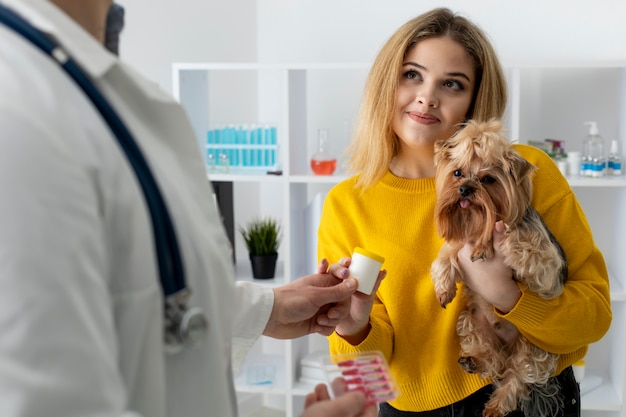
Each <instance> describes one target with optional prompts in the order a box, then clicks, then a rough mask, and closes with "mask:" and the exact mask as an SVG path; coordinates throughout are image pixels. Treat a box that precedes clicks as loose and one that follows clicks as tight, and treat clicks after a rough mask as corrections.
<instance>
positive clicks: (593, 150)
mask: <svg viewBox="0 0 626 417" xmlns="http://www.w3.org/2000/svg"><path fill="white" fill-rule="evenodd" d="M585 124H586V125H589V134H588V135H587V136H586V137H585V139H584V140H583V159H582V167H581V170H582V174H583V176H585V177H594V178H599V177H603V176H604V175H605V174H606V158H605V156H604V140H603V139H602V136H600V132H599V130H598V124H597V123H596V122H585Z"/></svg>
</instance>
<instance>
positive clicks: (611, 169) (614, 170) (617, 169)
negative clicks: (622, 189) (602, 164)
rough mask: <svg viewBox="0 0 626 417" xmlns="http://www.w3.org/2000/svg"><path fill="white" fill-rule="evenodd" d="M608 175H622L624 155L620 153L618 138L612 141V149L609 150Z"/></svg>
mask: <svg viewBox="0 0 626 417" xmlns="http://www.w3.org/2000/svg"><path fill="white" fill-rule="evenodd" d="M606 173H607V175H622V157H621V156H620V153H619V145H618V142H617V140H615V139H613V140H612V141H611V151H610V152H609V159H608V167H607V171H606Z"/></svg>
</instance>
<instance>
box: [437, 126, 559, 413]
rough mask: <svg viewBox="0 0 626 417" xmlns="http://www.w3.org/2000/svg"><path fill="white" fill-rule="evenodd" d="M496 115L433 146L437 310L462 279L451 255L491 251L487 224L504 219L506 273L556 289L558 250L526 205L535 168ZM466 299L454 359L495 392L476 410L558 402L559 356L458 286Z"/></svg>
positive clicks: (549, 408) (529, 408)
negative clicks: (438, 244)
mask: <svg viewBox="0 0 626 417" xmlns="http://www.w3.org/2000/svg"><path fill="white" fill-rule="evenodd" d="M501 129H502V125H501V123H500V122H499V121H497V120H491V121H489V122H482V123H478V122H474V121H469V122H468V123H466V125H465V126H464V127H463V128H462V129H461V130H459V131H458V132H457V134H455V135H454V136H453V137H452V138H450V139H449V140H446V141H440V142H437V143H436V145H435V163H436V177H435V179H436V189H437V203H436V207H435V215H436V222H437V227H438V230H439V233H440V235H441V236H442V237H443V238H444V240H445V242H444V244H443V246H442V248H441V250H440V252H439V256H438V258H437V259H436V260H435V261H434V262H433V264H432V266H431V274H432V279H433V283H434V284H435V292H436V295H437V298H438V300H439V303H440V304H441V306H442V307H444V308H445V306H446V305H447V304H448V303H450V302H451V301H452V299H453V298H454V297H455V296H456V292H457V283H458V282H461V281H463V273H462V272H461V270H460V269H459V263H458V258H457V256H458V252H459V250H460V249H461V248H462V247H463V246H464V245H465V243H466V242H467V243H471V244H473V248H474V249H473V252H472V254H471V260H472V261H473V262H475V261H480V260H487V259H490V258H491V257H492V256H493V254H494V248H493V241H492V240H493V231H494V228H495V224H496V222H498V221H502V222H503V223H504V225H505V232H504V240H503V243H502V246H501V251H502V253H503V256H504V262H505V264H506V265H508V266H509V267H511V268H512V269H513V271H514V272H513V278H514V279H515V280H516V281H518V282H520V283H521V284H523V285H524V286H526V287H527V288H528V289H530V290H531V291H534V292H536V293H537V294H538V295H539V296H541V297H542V298H545V299H551V298H554V297H557V296H558V295H560V294H561V292H562V291H563V283H564V282H565V278H566V275H567V263H566V260H565V253H564V251H563V249H562V248H561V246H560V245H559V243H558V242H557V241H556V239H555V238H554V236H553V235H552V234H551V233H550V231H549V230H548V228H547V227H546V225H545V223H544V222H543V220H542V219H541V217H540V215H539V214H538V213H537V211H536V210H535V209H534V208H533V207H532V206H531V205H530V201H531V197H532V181H531V176H532V174H533V173H534V172H535V170H536V167H535V166H533V165H532V164H530V163H529V162H527V161H526V160H525V159H523V158H522V157H521V156H520V155H519V154H518V153H517V152H516V151H515V149H514V148H513V147H512V145H511V143H510V142H509V140H508V139H507V138H506V137H504V136H502V133H501ZM464 295H466V296H467V304H466V307H465V309H464V310H463V312H462V313H461V315H460V316H459V319H458V322H457V333H458V335H459V337H460V340H461V357H460V359H459V363H460V364H461V366H462V367H463V368H464V369H465V370H466V371H467V372H470V373H478V374H479V375H480V376H481V378H490V379H492V381H493V384H494V392H493V394H492V395H491V397H490V399H489V401H488V402H487V404H486V405H485V409H484V411H483V415H484V416H487V417H502V416H504V415H505V414H507V413H509V412H511V411H513V410H516V409H518V408H520V409H521V410H522V411H524V413H525V415H527V416H552V415H556V411H555V410H556V409H557V408H559V407H560V406H561V404H562V399H561V398H560V395H559V387H558V383H557V382H556V380H555V379H554V378H551V377H552V376H554V372H555V370H556V366H557V360H558V355H557V354H554V353H549V352H546V351H544V350H542V349H540V348H538V347H537V346H535V345H533V344H532V343H530V342H529V341H528V339H526V337H524V336H523V335H522V334H521V333H520V332H519V331H518V330H517V328H516V327H515V326H514V325H513V324H511V323H510V322H508V321H506V320H503V319H501V318H499V317H498V316H497V315H496V314H495V313H494V307H493V306H492V305H491V304H489V303H488V302H486V301H485V300H484V299H483V298H482V297H481V296H480V295H478V294H477V293H475V292H473V291H471V290H470V289H469V288H468V287H467V286H465V290H464Z"/></svg>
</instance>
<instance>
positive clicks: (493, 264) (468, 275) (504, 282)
mask: <svg viewBox="0 0 626 417" xmlns="http://www.w3.org/2000/svg"><path fill="white" fill-rule="evenodd" d="M503 238H504V223H502V222H501V221H500V222H497V223H496V227H495V229H494V232H493V249H494V252H495V253H494V256H493V258H491V259H489V260H487V261H484V260H478V261H475V262H472V261H471V259H470V258H471V253H472V245H471V244H466V245H465V246H464V247H463V249H461V251H460V252H459V265H460V267H461V269H462V270H463V275H464V280H465V285H467V286H468V287H469V288H471V289H472V290H473V291H475V292H476V293H478V294H480V296H481V297H483V298H484V299H485V300H487V301H488V302H489V303H491V304H493V305H494V306H495V307H496V308H497V309H498V310H499V311H500V312H501V313H503V314H506V313H508V312H509V311H511V310H512V309H513V307H515V304H517V301H518V300H519V299H520V297H521V296H522V292H521V291H520V289H519V287H518V286H517V283H516V282H515V281H514V280H513V270H512V269H511V268H509V267H508V266H506V265H505V264H504V258H503V256H502V253H501V252H500V245H501V243H502V240H503Z"/></svg>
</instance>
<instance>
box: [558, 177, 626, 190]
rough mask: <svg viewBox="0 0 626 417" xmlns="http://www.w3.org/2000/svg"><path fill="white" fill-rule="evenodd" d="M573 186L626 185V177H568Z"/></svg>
mask: <svg viewBox="0 0 626 417" xmlns="http://www.w3.org/2000/svg"><path fill="white" fill-rule="evenodd" d="M567 181H568V182H569V184H570V185H571V186H572V187H626V177H624V176H623V175H622V176H619V177H602V178H581V177H569V176H568V177H567Z"/></svg>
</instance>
